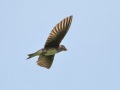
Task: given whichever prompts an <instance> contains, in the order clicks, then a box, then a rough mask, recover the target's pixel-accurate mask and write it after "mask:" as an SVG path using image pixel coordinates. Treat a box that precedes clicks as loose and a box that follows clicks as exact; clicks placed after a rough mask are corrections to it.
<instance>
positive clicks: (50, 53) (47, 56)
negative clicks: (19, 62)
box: [27, 15, 73, 69]
mask: <svg viewBox="0 0 120 90" xmlns="http://www.w3.org/2000/svg"><path fill="white" fill-rule="evenodd" d="M72 18H73V16H72V15H71V16H68V17H66V18H64V19H63V20H62V21H60V22H59V23H58V24H57V25H56V26H55V27H54V28H53V29H52V31H51V32H50V34H49V36H48V38H47V40H46V42H45V45H44V47H43V48H42V49H40V50H38V51H36V52H35V53H32V54H28V58H27V59H30V58H32V57H35V56H39V57H38V60H37V65H39V66H41V67H44V68H47V69H50V67H51V66H52V63H53V60H54V57H55V54H57V53H59V52H61V51H67V48H66V47H65V46H64V45H61V44H60V43H61V41H62V39H63V38H64V37H65V35H66V34H67V32H68V30H69V28H70V26H71V23H72Z"/></svg>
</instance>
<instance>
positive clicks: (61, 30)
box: [44, 16, 72, 48]
mask: <svg viewBox="0 0 120 90" xmlns="http://www.w3.org/2000/svg"><path fill="white" fill-rule="evenodd" d="M71 22H72V16H69V17H67V18H65V19H63V20H62V21H60V22H59V23H58V24H57V25H56V26H55V27H54V28H53V30H52V31H51V33H50V35H49V37H48V38H47V40H46V43H45V45H44V48H47V47H58V46H59V44H60V42H61V41H62V39H63V38H64V36H65V35H66V33H67V32H68V30H69V28H70V25H71Z"/></svg>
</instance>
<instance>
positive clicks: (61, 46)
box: [59, 45, 67, 51]
mask: <svg viewBox="0 0 120 90" xmlns="http://www.w3.org/2000/svg"><path fill="white" fill-rule="evenodd" d="M59 49H60V50H61V51H67V49H66V47H65V46H64V45H60V46H59Z"/></svg>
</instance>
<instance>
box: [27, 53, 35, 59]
mask: <svg viewBox="0 0 120 90" xmlns="http://www.w3.org/2000/svg"><path fill="white" fill-rule="evenodd" d="M34 56H36V53H32V54H28V58H27V59H29V58H32V57H34Z"/></svg>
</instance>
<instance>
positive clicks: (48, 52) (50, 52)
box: [45, 49, 58, 55]
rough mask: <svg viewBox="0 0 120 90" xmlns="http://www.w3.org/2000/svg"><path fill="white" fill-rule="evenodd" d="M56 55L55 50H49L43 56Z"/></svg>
mask: <svg viewBox="0 0 120 90" xmlns="http://www.w3.org/2000/svg"><path fill="white" fill-rule="evenodd" d="M56 53H58V51H57V50H55V49H49V50H47V51H46V53H45V55H54V54H56Z"/></svg>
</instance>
